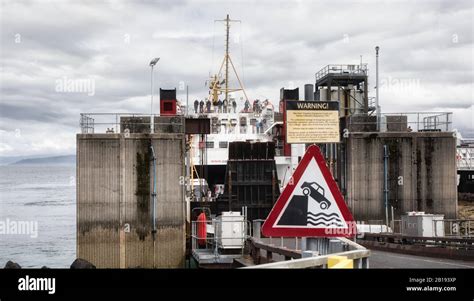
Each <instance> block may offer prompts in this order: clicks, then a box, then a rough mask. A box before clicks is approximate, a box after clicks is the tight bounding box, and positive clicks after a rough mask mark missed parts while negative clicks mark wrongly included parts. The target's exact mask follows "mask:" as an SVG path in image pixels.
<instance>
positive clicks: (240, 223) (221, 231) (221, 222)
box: [215, 211, 245, 249]
mask: <svg viewBox="0 0 474 301" xmlns="http://www.w3.org/2000/svg"><path fill="white" fill-rule="evenodd" d="M215 229H216V231H215V232H216V233H215V235H216V239H217V245H218V247H219V248H222V249H241V248H243V247H244V242H245V220H244V217H243V216H242V215H241V214H240V212H236V211H228V212H222V214H221V215H220V216H218V217H217V218H216V220H215Z"/></svg>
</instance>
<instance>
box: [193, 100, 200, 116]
mask: <svg viewBox="0 0 474 301" xmlns="http://www.w3.org/2000/svg"><path fill="white" fill-rule="evenodd" d="M198 107H199V100H197V99H196V100H195V101H194V114H197V112H198Z"/></svg>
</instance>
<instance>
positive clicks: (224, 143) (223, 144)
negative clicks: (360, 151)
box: [219, 141, 228, 148]
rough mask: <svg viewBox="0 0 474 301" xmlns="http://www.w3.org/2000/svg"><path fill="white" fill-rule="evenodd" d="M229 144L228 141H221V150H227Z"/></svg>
mask: <svg viewBox="0 0 474 301" xmlns="http://www.w3.org/2000/svg"><path fill="white" fill-rule="evenodd" d="M227 145H228V142H227V141H220V142H219V148H227Z"/></svg>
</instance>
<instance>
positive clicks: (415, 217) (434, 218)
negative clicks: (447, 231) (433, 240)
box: [402, 211, 444, 237]
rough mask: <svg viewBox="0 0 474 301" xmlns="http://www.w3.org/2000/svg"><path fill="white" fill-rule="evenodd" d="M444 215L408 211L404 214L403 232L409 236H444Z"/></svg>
mask: <svg viewBox="0 0 474 301" xmlns="http://www.w3.org/2000/svg"><path fill="white" fill-rule="evenodd" d="M443 220H444V215H443V214H426V213H424V212H415V211H414V212H407V214H404V215H402V234H403V235H408V236H421V237H436V236H444V222H443Z"/></svg>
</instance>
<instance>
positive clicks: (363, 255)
mask: <svg viewBox="0 0 474 301" xmlns="http://www.w3.org/2000/svg"><path fill="white" fill-rule="evenodd" d="M333 256H344V257H347V259H352V260H367V259H368V258H369V256H370V250H367V249H363V250H352V251H347V252H340V253H334V254H329V255H322V256H315V257H307V258H301V259H295V260H285V261H278V262H272V263H266V264H259V265H254V266H248V267H245V268H244V269H307V268H318V267H325V266H327V265H328V260H329V258H330V257H333ZM355 266H356V267H360V268H368V262H367V263H366V264H365V266H364V264H361V265H360V266H359V265H357V264H356V265H355Z"/></svg>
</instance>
